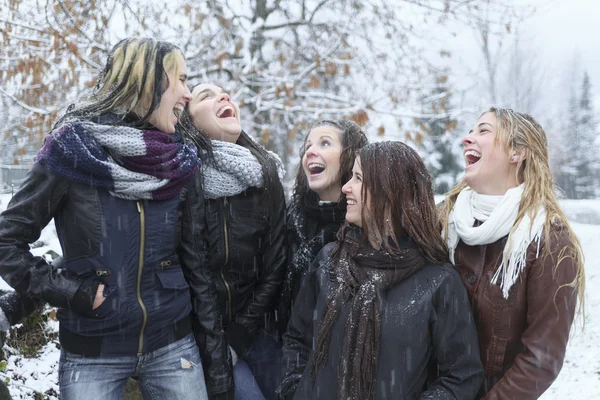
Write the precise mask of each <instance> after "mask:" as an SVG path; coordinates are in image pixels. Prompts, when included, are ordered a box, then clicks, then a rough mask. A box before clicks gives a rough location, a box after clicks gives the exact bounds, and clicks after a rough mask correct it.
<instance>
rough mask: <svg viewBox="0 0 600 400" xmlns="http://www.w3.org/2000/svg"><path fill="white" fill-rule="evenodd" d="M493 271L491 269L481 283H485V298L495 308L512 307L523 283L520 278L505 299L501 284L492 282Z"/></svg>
mask: <svg viewBox="0 0 600 400" xmlns="http://www.w3.org/2000/svg"><path fill="white" fill-rule="evenodd" d="M492 276H493V272H492V271H490V273H489V274H487V276H486V277H484V278H483V279H482V282H481V284H483V285H485V286H484V288H483V298H484V300H485V301H486V302H487V303H488V306H490V307H492V308H493V309H496V310H497V309H503V308H506V307H512V306H514V304H515V298H516V297H517V290H518V289H519V285H520V284H521V282H520V280H518V281H517V282H515V284H514V285H513V286H512V287H511V288H510V290H509V292H508V298H507V299H505V298H504V295H503V294H502V287H501V286H500V284H495V283H492Z"/></svg>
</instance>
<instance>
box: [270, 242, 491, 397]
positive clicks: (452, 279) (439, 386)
mask: <svg viewBox="0 0 600 400" xmlns="http://www.w3.org/2000/svg"><path fill="white" fill-rule="evenodd" d="M334 245H335V244H334V243H330V244H328V245H327V246H325V247H324V248H323V251H321V253H319V255H318V256H317V258H316V259H315V263H314V264H313V265H312V267H311V270H309V272H307V274H306V275H305V277H304V280H303V282H302V288H301V289H300V293H299V294H298V298H297V302H296V304H295V306H294V311H293V313H292V319H291V320H290V323H289V324H288V330H287V332H286V334H285V335H284V336H283V338H284V347H283V365H284V378H283V380H282V385H281V387H280V394H281V398H282V399H286V400H288V399H296V400H304V399H311V400H331V399H337V398H338V396H337V387H338V385H337V382H338V368H339V359H340V354H341V351H342V343H343V338H344V336H345V335H344V329H345V325H346V318H345V316H347V315H348V312H349V305H348V303H346V304H344V306H343V307H342V310H341V312H340V317H339V318H338V320H337V321H336V322H335V324H334V326H333V332H332V333H331V342H330V345H329V355H328V357H327V362H326V364H325V365H324V366H322V367H319V368H318V369H317V370H316V374H315V377H314V379H313V375H312V374H311V365H312V357H313V355H314V351H313V343H314V340H315V339H316V336H317V333H318V330H319V326H320V325H319V321H320V320H321V317H322V315H323V311H324V308H325V305H326V304H327V301H328V299H329V297H330V296H331V295H332V293H331V292H332V290H333V288H334V283H333V282H332V279H335V278H334V277H333V276H334V275H333V274H332V272H331V268H332V264H331V262H330V254H331V251H332V249H333V246H334ZM380 296H381V301H382V325H381V337H380V352H379V356H378V367H377V383H376V388H377V389H376V394H375V399H376V400H384V399H386V400H388V399H402V400H417V399H419V400H422V399H423V400H424V399H436V400H442V399H443V400H473V399H474V398H475V395H476V394H477V390H478V389H479V386H480V384H481V381H482V378H483V369H482V366H481V361H480V360H479V353H478V349H479V347H478V342H477V331H476V330H475V324H474V322H473V316H472V314H471V306H470V305H469V299H468V297H467V293H466V291H465V288H464V286H463V284H462V282H461V279H460V276H459V274H458V273H457V272H456V270H455V269H454V268H452V267H441V266H438V265H432V264H428V265H425V266H424V267H423V268H421V269H420V270H418V271H416V272H414V273H413V274H412V275H410V276H408V277H407V278H406V279H404V280H402V281H400V282H398V283H397V284H396V285H394V286H392V287H391V288H390V289H388V290H386V291H385V292H382V293H381V294H380ZM431 360H436V363H437V365H436V367H437V368H436V370H437V372H438V374H437V375H436V376H433V375H428V365H429V367H431V363H432V361H431ZM428 382H429V385H428Z"/></svg>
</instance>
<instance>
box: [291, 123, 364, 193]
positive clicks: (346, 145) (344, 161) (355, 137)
mask: <svg viewBox="0 0 600 400" xmlns="http://www.w3.org/2000/svg"><path fill="white" fill-rule="evenodd" d="M319 126H331V127H333V128H336V129H337V130H339V131H340V135H341V136H340V139H341V142H342V153H341V154H340V171H339V173H338V179H339V182H340V187H342V185H343V184H344V183H346V182H348V181H349V180H350V177H351V176H352V166H353V165H354V157H355V155H356V152H357V151H358V150H359V149H361V148H362V147H363V146H365V145H366V144H367V143H369V139H367V135H365V133H364V132H363V130H362V129H361V127H360V126H359V125H358V124H357V123H356V122H354V121H351V120H348V119H340V120H336V121H332V120H323V121H319V122H317V123H316V124H315V126H313V127H312V129H314V128H317V127H319ZM307 138H308V135H306V137H305V138H304V141H305V142H306V139H307ZM305 153H306V147H305V146H302V149H301V150H300V162H299V163H298V169H297V171H296V182H295V184H294V194H293V197H294V198H295V199H296V200H297V201H299V203H300V204H303V203H304V200H305V198H306V196H308V195H309V193H310V188H309V187H308V178H306V174H305V173H304V169H303V168H302V158H304V154H305ZM340 197H342V192H341V191H340Z"/></svg>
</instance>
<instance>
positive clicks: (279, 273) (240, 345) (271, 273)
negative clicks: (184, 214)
mask: <svg viewBox="0 0 600 400" xmlns="http://www.w3.org/2000/svg"><path fill="white" fill-rule="evenodd" d="M266 195H269V194H268V193H267V194H266ZM274 195H276V196H277V197H278V201H277V204H278V206H277V208H276V209H275V210H273V211H272V212H273V214H272V215H271V218H270V229H269V233H268V236H267V237H266V238H264V240H266V241H267V244H266V246H265V251H264V253H263V255H262V270H261V271H260V275H259V279H258V282H257V283H256V285H255V286H254V290H253V292H252V301H251V302H250V303H249V304H248V306H246V307H245V309H243V310H241V311H240V312H238V313H237V314H236V316H235V323H232V324H230V326H229V327H228V329H227V334H228V336H229V339H230V340H229V343H230V345H231V347H233V348H234V350H235V351H236V352H237V354H240V355H242V354H245V352H246V350H247V348H248V347H249V346H250V345H251V343H252V341H253V338H254V336H255V335H256V333H257V332H258V329H259V328H260V327H261V326H263V325H264V324H265V319H266V318H267V316H266V315H267V314H268V313H269V312H271V311H273V310H275V307H276V304H277V303H278V300H279V298H280V295H281V289H282V286H283V278H284V275H285V267H286V265H285V263H286V258H287V257H286V251H287V248H286V242H287V238H286V224H285V197H284V194H283V187H282V186H281V184H280V185H278V193H276V194H274Z"/></svg>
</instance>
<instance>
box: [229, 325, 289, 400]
mask: <svg viewBox="0 0 600 400" xmlns="http://www.w3.org/2000/svg"><path fill="white" fill-rule="evenodd" d="M281 347H282V343H281V340H280V339H278V338H277V336H275V335H272V334H269V333H267V332H266V331H264V330H261V331H260V332H259V333H258V335H256V339H255V341H254V344H253V345H252V346H251V347H250V349H249V350H248V352H247V353H246V356H245V357H244V360H246V362H247V363H248V366H249V367H250V370H251V371H252V373H253V374H254V379H256V382H257V383H258V386H259V387H260V389H261V391H262V393H263V395H264V397H265V399H266V400H276V399H277V396H276V395H275V390H277V387H278V386H279V383H280V380H281V367H282V361H281V360H282V358H283V356H282V350H281ZM236 386H237V385H236Z"/></svg>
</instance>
